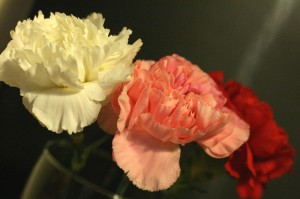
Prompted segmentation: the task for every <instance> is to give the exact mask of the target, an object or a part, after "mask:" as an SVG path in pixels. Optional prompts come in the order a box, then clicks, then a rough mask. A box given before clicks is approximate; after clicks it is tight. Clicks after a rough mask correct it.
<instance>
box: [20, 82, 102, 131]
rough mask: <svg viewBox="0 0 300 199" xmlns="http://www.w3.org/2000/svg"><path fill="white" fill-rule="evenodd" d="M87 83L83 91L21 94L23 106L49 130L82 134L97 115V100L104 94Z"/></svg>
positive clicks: (98, 104) (98, 102) (65, 90)
mask: <svg viewBox="0 0 300 199" xmlns="http://www.w3.org/2000/svg"><path fill="white" fill-rule="evenodd" d="M97 84H98V83H97V82H96V83H87V84H85V85H84V89H81V90H72V89H48V90H45V91H43V92H38V93H36V92H26V93H24V97H23V103H24V105H25V107H26V108H27V109H28V110H29V111H30V112H31V113H32V114H33V115H34V116H35V117H37V119H38V120H39V121H40V122H41V123H42V124H43V125H44V126H46V127H47V128H48V129H49V130H50V131H53V132H56V133H61V132H62V131H63V130H66V131H68V133H69V134H72V133H76V132H79V131H82V130H83V128H84V127H85V126H88V125H90V124H91V123H93V122H94V121H95V120H96V119H97V116H98V114H99V111H100V108H101V104H100V101H103V100H104V99H105V94H104V92H103V91H102V89H101V88H100V87H99V86H98V85H97Z"/></svg>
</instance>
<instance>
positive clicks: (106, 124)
mask: <svg viewBox="0 0 300 199" xmlns="http://www.w3.org/2000/svg"><path fill="white" fill-rule="evenodd" d="M117 121H118V116H117V114H116V113H115V111H114V110H113V107H112V104H111V103H108V104H106V105H105V106H103V107H102V108H101V111H100V113H99V115H98V118H97V123H98V125H99V127H100V128H101V129H103V130H104V131H105V132H106V133H110V134H114V133H115V132H116V131H117Z"/></svg>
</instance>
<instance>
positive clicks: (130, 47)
mask: <svg viewBox="0 0 300 199" xmlns="http://www.w3.org/2000/svg"><path fill="white" fill-rule="evenodd" d="M103 24H104V19H103V18H102V15H101V14H97V13H93V14H91V15H89V16H88V17H87V18H85V19H79V18H76V17H74V16H68V15H65V14H63V13H54V14H53V13H52V14H51V15H50V17H49V18H45V17H44V15H43V14H42V12H39V14H38V15H37V16H36V17H35V18H34V19H33V20H30V19H28V20H25V21H22V22H19V23H18V24H17V26H16V28H15V30H14V31H12V32H11V37H12V40H11V41H10V42H9V44H8V46H7V48H6V49H5V50H4V51H3V52H2V54H1V56H0V80H1V81H4V82H5V83H7V84H8V85H10V86H13V87H18V88H19V89H20V94H21V96H22V97H23V103H24V106H25V107H26V109H27V110H28V111H29V112H30V113H31V114H32V115H33V116H34V117H35V118H36V119H37V120H38V121H39V122H40V123H41V125H43V126H45V127H46V128H47V129H48V130H49V131H52V132H55V133H62V132H67V133H68V134H70V135H71V136H74V135H78V134H82V133H83V129H84V127H86V126H89V125H91V124H92V123H94V122H96V121H97V122H98V124H99V127H100V128H101V129H103V130H104V131H105V132H107V133H108V134H110V135H111V136H113V139H112V156H113V160H114V161H115V163H116V164H117V165H118V166H119V167H120V168H121V169H122V170H123V171H124V173H125V174H126V175H127V176H128V179H129V180H130V181H131V182H132V183H133V184H134V185H135V186H137V187H138V188H139V189H142V190H146V191H151V192H153V191H162V190H176V187H183V186H180V185H187V186H186V187H188V188H189V187H191V186H192V185H193V186H194V187H195V186H197V184H198V185H199V184H201V183H202V182H201V179H202V178H203V174H204V173H216V172H219V171H220V170H223V171H224V173H225V172H226V171H227V173H228V174H229V175H230V176H232V177H234V178H236V179H237V181H238V185H237V191H238V193H239V195H240V197H241V198H260V197H261V195H262V192H263V189H264V188H265V185H266V184H267V182H268V181H269V180H271V179H273V178H277V177H280V176H281V175H283V174H285V173H287V172H289V171H290V170H291V166H292V164H293V162H294V156H295V152H294V149H293V148H292V147H291V146H290V145H289V143H288V136H287V134H286V132H285V131H284V129H282V128H281V127H279V126H278V125H277V123H276V122H275V121H274V119H273V114H272V110H271V108H270V106H269V105H268V104H267V103H265V102H262V101H260V100H259V99H258V97H257V96H256V95H255V94H254V93H253V91H252V90H251V89H249V88H247V87H245V86H243V85H241V84H240V83H238V82H236V81H233V80H230V81H227V82H226V83H223V74H222V72H212V73H205V72H204V71H202V70H201V69H200V67H198V66H197V65H195V64H192V63H191V62H190V61H188V60H186V59H185V58H183V57H181V56H179V55H176V54H174V55H170V56H165V57H163V58H161V59H160V60H158V61H153V60H137V61H133V59H134V57H135V55H136V53H137V52H138V50H139V49H140V47H141V46H142V42H141V40H137V41H135V42H134V43H133V44H128V39H129V35H130V34H131V30H129V29H126V28H124V29H123V30H122V31H121V32H120V33H119V34H118V35H110V32H109V29H106V28H104V26H103ZM99 133H100V130H99ZM203 152H204V153H203ZM85 155H86V154H85ZM203 156H207V157H209V158H210V159H209V160H212V159H220V158H222V160H223V161H217V163H218V165H216V164H215V163H216V162H214V161H213V160H212V162H214V164H212V165H208V164H207V163H205V162H204V161H203ZM84 159H86V156H85V158H84ZM80 161H83V159H80V158H79V159H78V162H77V163H80ZM74 165H75V166H74V168H75V169H77V170H80V169H81V166H82V165H84V164H77V167H76V164H74ZM78 165H79V166H78ZM216 168H218V169H216ZM183 190H185V191H188V190H189V189H183Z"/></svg>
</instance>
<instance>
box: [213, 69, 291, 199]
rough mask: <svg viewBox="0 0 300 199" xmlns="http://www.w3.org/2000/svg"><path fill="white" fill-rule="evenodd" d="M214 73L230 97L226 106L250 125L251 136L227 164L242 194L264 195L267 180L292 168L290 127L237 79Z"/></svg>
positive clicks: (249, 196) (252, 197)
mask: <svg viewBox="0 0 300 199" xmlns="http://www.w3.org/2000/svg"><path fill="white" fill-rule="evenodd" d="M210 75H211V76H212V77H213V78H214V79H215V81H216V82H217V83H218V85H219V88H220V90H222V91H223V93H224V95H225V96H226V97H227V99H228V101H227V103H226V106H227V107H228V108H230V109H231V110H233V111H234V112H235V113H237V114H238V115H239V116H240V117H241V118H242V119H244V120H245V121H246V122H247V123H248V124H249V125H250V137H249V140H248V141H247V142H246V143H245V144H244V145H242V146H241V148H240V149H238V150H236V151H235V152H234V153H233V154H232V155H231V156H230V158H229V160H228V161H227V163H226V164H225V168H226V170H227V171H228V173H229V174H230V175H231V176H233V177H234V178H236V179H237V180H238V186H237V191H238V193H239V195H240V197H241V198H243V199H258V198H261V197H262V194H263V190H264V189H265V187H266V184H267V182H269V181H270V180H272V179H274V178H278V177H280V176H282V175H283V174H285V173H287V172H289V171H290V170H291V166H292V165H293V163H294V158H295V150H294V149H293V147H291V146H290V144H289V142H288V135H287V133H286V131H285V130H284V129H283V128H282V127H280V126H279V125H278V124H277V122H276V121H275V120H274V116H273V112H272V109H271V107H270V105H269V104H268V103H266V102H262V101H261V100H259V98H258V97H257V96H256V95H255V93H254V92H253V91H252V90H251V89H250V88H248V87H245V86H243V85H242V84H240V83H238V82H236V81H233V80H229V81H227V82H226V83H225V84H223V83H222V81H223V77H222V73H220V72H219V73H218V72H216V73H211V74H210Z"/></svg>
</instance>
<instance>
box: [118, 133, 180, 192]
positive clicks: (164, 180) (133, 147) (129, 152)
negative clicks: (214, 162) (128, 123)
mask: <svg viewBox="0 0 300 199" xmlns="http://www.w3.org/2000/svg"><path fill="white" fill-rule="evenodd" d="M143 131H144V130H142V129H137V128H136V129H134V130H132V129H131V130H126V131H124V132H122V133H119V132H117V133H116V134H115V137H114V140H113V155H114V159H115V161H116V163H117V164H118V166H119V167H120V168H121V169H123V170H124V172H125V173H127V176H128V178H129V179H130V180H131V181H132V182H133V184H135V185H136V186H137V187H139V188H140V189H143V190H148V191H159V190H164V189H167V188H169V187H170V186H171V185H172V184H173V183H174V182H175V181H176V180H177V178H178V177H179V175H180V166H179V158H180V148H179V146H178V145H176V144H173V143H170V142H161V141H160V140H158V139H156V138H154V137H152V136H151V135H149V134H147V133H144V132H143Z"/></svg>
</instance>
